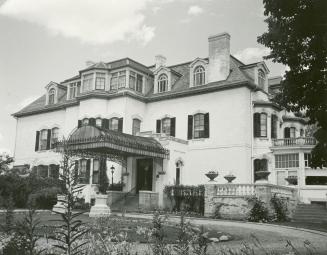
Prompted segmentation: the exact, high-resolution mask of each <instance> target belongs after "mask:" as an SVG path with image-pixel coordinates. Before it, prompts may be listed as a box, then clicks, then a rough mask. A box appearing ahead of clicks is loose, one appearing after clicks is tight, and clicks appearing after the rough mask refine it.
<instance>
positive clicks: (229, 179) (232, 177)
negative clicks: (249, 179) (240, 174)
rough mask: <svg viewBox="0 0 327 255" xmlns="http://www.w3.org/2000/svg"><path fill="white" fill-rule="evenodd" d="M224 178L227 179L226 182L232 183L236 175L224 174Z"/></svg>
mask: <svg viewBox="0 0 327 255" xmlns="http://www.w3.org/2000/svg"><path fill="white" fill-rule="evenodd" d="M224 178H225V180H226V181H228V183H232V181H234V180H235V179H236V176H235V175H233V174H227V175H225V176H224Z"/></svg>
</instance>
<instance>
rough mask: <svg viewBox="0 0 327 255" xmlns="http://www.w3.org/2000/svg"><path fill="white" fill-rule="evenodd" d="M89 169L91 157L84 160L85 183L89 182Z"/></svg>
mask: <svg viewBox="0 0 327 255" xmlns="http://www.w3.org/2000/svg"><path fill="white" fill-rule="evenodd" d="M90 169H91V159H88V160H87V161H86V176H85V179H86V183H87V184H89V183H90Z"/></svg>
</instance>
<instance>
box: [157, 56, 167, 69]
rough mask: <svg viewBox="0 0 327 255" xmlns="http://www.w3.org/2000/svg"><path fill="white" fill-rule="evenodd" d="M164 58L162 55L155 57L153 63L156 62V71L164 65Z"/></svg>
mask: <svg viewBox="0 0 327 255" xmlns="http://www.w3.org/2000/svg"><path fill="white" fill-rule="evenodd" d="M166 61H167V59H166V57H165V56H163V55H157V56H155V62H156V69H158V68H159V67H160V66H165V65H166Z"/></svg>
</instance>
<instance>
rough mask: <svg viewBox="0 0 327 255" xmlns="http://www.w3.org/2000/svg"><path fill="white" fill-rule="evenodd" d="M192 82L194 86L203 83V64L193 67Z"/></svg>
mask: <svg viewBox="0 0 327 255" xmlns="http://www.w3.org/2000/svg"><path fill="white" fill-rule="evenodd" d="M193 84H194V86H200V85H203V84H205V69H204V67H203V66H198V67H196V68H195V70H194V73H193Z"/></svg>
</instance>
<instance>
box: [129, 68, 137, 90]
mask: <svg viewBox="0 0 327 255" xmlns="http://www.w3.org/2000/svg"><path fill="white" fill-rule="evenodd" d="M129 87H130V88H131V89H133V90H134V89H135V87H136V73H135V72H133V71H130V72H129Z"/></svg>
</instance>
